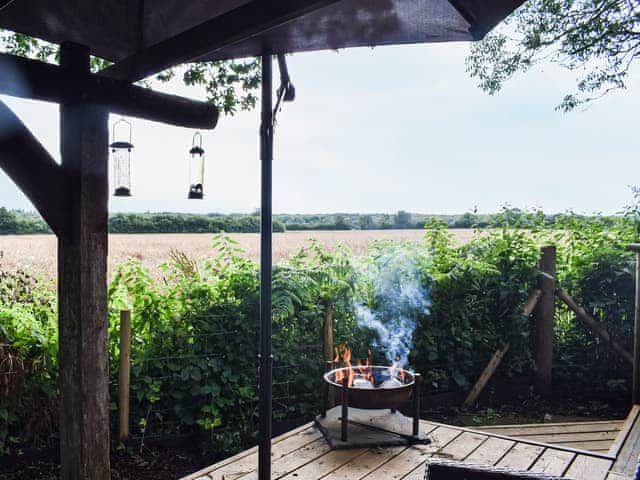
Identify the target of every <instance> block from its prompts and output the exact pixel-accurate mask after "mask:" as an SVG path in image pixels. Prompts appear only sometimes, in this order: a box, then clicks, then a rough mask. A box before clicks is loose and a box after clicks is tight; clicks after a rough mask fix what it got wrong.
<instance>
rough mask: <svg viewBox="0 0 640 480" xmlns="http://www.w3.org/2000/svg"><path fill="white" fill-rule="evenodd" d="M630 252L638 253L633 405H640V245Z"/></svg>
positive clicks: (631, 248)
mask: <svg viewBox="0 0 640 480" xmlns="http://www.w3.org/2000/svg"><path fill="white" fill-rule="evenodd" d="M628 248H629V250H631V251H633V252H636V272H635V273H636V275H635V276H636V298H635V309H634V312H635V313H634V324H633V325H634V327H633V379H632V386H631V403H632V404H633V405H636V404H638V403H640V244H638V243H632V244H631V245H629V247H628Z"/></svg>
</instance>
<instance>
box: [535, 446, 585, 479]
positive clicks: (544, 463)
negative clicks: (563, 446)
mask: <svg viewBox="0 0 640 480" xmlns="http://www.w3.org/2000/svg"><path fill="white" fill-rule="evenodd" d="M575 456H576V454H575V453H573V452H564V451H562V450H553V449H552V448H547V449H546V450H545V451H544V452H542V455H540V457H538V460H536V462H535V463H534V464H533V466H532V467H531V468H530V469H529V470H530V471H532V472H535V473H545V474H547V475H555V476H562V475H563V474H564V472H565V471H566V470H567V468H568V467H569V465H570V464H571V462H572V461H573V459H574V458H575Z"/></svg>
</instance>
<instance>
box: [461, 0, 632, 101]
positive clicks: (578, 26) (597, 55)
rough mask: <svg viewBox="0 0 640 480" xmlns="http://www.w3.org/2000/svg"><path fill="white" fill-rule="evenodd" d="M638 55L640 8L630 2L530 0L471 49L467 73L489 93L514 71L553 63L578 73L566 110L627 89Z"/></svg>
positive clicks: (566, 98)
mask: <svg viewBox="0 0 640 480" xmlns="http://www.w3.org/2000/svg"><path fill="white" fill-rule="evenodd" d="M639 55H640V7H638V3H637V2H634V1H631V0H629V1H611V0H529V1H527V2H526V3H525V4H524V5H523V6H522V7H521V8H520V9H518V10H517V11H516V12H515V13H514V14H513V15H512V16H511V17H510V18H509V19H508V20H507V21H506V22H505V23H504V24H503V25H502V26H501V27H500V28H499V30H498V31H497V32H495V33H491V34H489V35H487V37H486V38H485V39H484V40H483V41H481V42H478V43H477V44H474V45H473V46H472V49H471V54H470V55H469V57H468V58H467V71H468V72H469V73H470V74H471V76H472V77H476V78H478V80H479V81H480V87H481V88H482V89H483V90H485V91H487V92H489V93H491V94H493V93H495V92H497V91H499V90H500V88H501V87H502V85H503V83H504V82H505V81H506V80H508V79H509V78H511V77H512V76H513V75H514V74H515V73H517V72H519V71H526V70H528V69H529V68H531V67H532V66H534V65H536V64H538V63H540V62H541V61H548V60H550V61H552V62H555V63H557V64H560V65H561V66H563V67H565V68H567V69H569V70H571V71H576V72H582V73H580V74H579V75H580V76H579V77H578V81H577V92H576V93H573V94H568V95H566V96H565V97H564V99H563V100H562V103H561V104H560V106H559V107H558V108H559V109H561V110H564V111H569V110H571V109H573V108H575V107H576V106H577V105H580V104H584V103H585V102H589V101H591V100H593V99H595V98H598V97H600V96H602V95H604V94H606V93H608V92H610V91H612V90H617V89H624V88H626V84H627V80H628V77H629V72H630V69H631V68H632V65H633V63H634V61H635V60H637V58H638V57H639Z"/></svg>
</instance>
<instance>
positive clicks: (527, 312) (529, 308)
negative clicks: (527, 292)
mask: <svg viewBox="0 0 640 480" xmlns="http://www.w3.org/2000/svg"><path fill="white" fill-rule="evenodd" d="M540 297H542V290H540V289H539V288H537V289H535V290H534V291H533V293H532V294H531V296H530V297H529V300H527V303H525V304H524V308H523V309H522V314H523V315H524V316H525V317H530V316H531V314H532V313H533V310H534V309H535V308H536V305H538V301H539V300H540Z"/></svg>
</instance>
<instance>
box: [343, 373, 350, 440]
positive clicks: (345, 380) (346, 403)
mask: <svg viewBox="0 0 640 480" xmlns="http://www.w3.org/2000/svg"><path fill="white" fill-rule="evenodd" d="M348 422H349V375H345V376H344V378H343V379H342V425H341V426H342V441H343V442H346V441H347V437H348V435H347V427H348Z"/></svg>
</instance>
